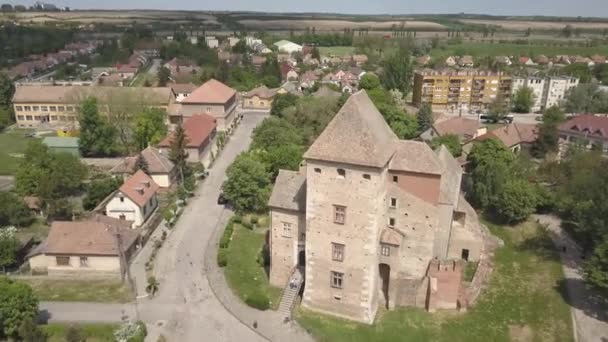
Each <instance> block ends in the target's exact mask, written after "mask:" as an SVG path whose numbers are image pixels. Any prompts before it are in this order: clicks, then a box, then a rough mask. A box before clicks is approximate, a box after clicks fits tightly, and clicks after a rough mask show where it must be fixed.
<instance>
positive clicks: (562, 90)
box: [512, 77, 579, 112]
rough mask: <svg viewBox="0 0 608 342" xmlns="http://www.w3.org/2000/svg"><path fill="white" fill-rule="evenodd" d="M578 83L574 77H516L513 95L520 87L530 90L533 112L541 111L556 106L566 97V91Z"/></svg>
mask: <svg viewBox="0 0 608 342" xmlns="http://www.w3.org/2000/svg"><path fill="white" fill-rule="evenodd" d="M578 83H579V80H578V78H575V77H547V78H542V77H527V78H525V77H516V78H513V86H512V88H513V95H515V94H516V93H517V91H518V90H519V89H521V88H522V87H529V88H532V90H533V93H534V96H535V100H534V105H533V106H532V108H531V109H532V111H533V112H539V111H543V110H545V109H546V108H549V107H552V106H557V105H559V104H560V103H561V101H562V100H563V99H564V97H565V96H566V93H567V92H568V90H570V89H572V88H574V87H576V86H577V85H578Z"/></svg>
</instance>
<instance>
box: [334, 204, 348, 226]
mask: <svg viewBox="0 0 608 342" xmlns="http://www.w3.org/2000/svg"><path fill="white" fill-rule="evenodd" d="M344 222H346V207H345V206H342V205H334V223H338V224H344Z"/></svg>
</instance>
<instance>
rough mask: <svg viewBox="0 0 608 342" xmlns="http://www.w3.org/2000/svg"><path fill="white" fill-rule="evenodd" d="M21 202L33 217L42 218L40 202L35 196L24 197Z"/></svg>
mask: <svg viewBox="0 0 608 342" xmlns="http://www.w3.org/2000/svg"><path fill="white" fill-rule="evenodd" d="M23 202H24V203H25V205H26V206H27V208H28V209H29V210H30V211H31V212H32V213H33V214H34V215H35V216H43V214H44V213H43V211H42V200H41V199H40V197H36V196H25V197H23Z"/></svg>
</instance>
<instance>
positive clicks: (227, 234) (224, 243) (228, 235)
mask: <svg viewBox="0 0 608 342" xmlns="http://www.w3.org/2000/svg"><path fill="white" fill-rule="evenodd" d="M233 230H234V224H233V223H232V222H230V223H228V225H227V226H226V229H224V234H222V238H221V239H220V248H228V245H229V244H230V239H232V231H233Z"/></svg>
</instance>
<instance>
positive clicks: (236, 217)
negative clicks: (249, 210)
mask: <svg viewBox="0 0 608 342" xmlns="http://www.w3.org/2000/svg"><path fill="white" fill-rule="evenodd" d="M232 222H234V223H242V222H243V216H241V215H239V214H236V215H234V216H233V217H232Z"/></svg>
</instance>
